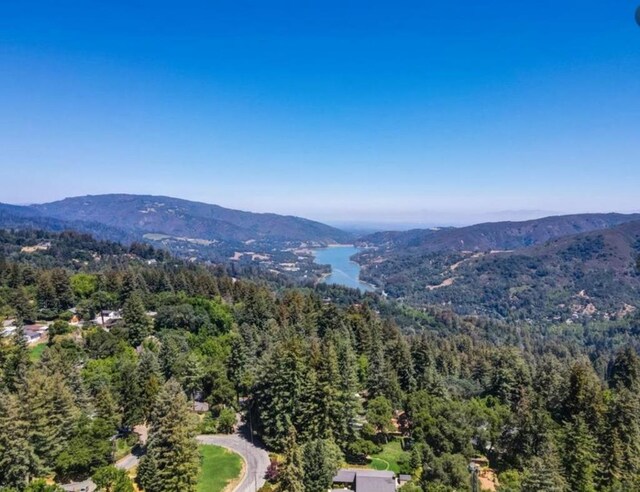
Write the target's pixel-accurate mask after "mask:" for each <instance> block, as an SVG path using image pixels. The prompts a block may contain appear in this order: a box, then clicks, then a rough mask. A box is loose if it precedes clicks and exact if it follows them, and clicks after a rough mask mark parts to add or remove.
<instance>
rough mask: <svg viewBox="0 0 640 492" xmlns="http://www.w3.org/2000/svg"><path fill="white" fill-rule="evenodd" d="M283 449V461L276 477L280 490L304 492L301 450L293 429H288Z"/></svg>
mask: <svg viewBox="0 0 640 492" xmlns="http://www.w3.org/2000/svg"><path fill="white" fill-rule="evenodd" d="M284 449H285V453H284V460H283V462H282V468H281V472H280V475H279V476H278V482H279V484H280V489H281V490H283V491H284V490H286V491H287V492H305V487H304V480H305V476H304V463H303V458H302V450H301V449H300V446H299V445H298V442H297V440H296V430H295V428H294V427H289V429H288V432H287V437H286V439H285V443H284Z"/></svg>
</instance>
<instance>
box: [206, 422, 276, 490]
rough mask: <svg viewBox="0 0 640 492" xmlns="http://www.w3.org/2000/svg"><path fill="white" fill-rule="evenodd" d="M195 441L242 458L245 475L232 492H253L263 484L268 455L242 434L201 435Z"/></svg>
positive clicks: (268, 461) (267, 465)
mask: <svg viewBox="0 0 640 492" xmlns="http://www.w3.org/2000/svg"><path fill="white" fill-rule="evenodd" d="M197 439H198V442H199V443H200V444H213V445H215V446H222V447H223V448H227V449H230V450H231V451H233V452H235V453H238V454H239V455H240V456H242V457H243V458H244V461H245V464H246V470H245V474H244V477H242V480H241V481H240V483H239V484H238V485H237V486H236V488H235V489H234V490H233V492H255V491H256V490H258V489H260V487H262V486H263V485H264V484H265V481H266V480H265V478H264V475H265V473H266V472H267V468H268V467H269V463H270V460H269V455H268V454H267V452H266V451H265V450H264V449H262V448H260V447H258V446H255V445H254V444H251V442H249V441H248V440H247V439H245V437H244V436H243V435H242V434H239V433H236V434H216V435H202V436H198V437H197Z"/></svg>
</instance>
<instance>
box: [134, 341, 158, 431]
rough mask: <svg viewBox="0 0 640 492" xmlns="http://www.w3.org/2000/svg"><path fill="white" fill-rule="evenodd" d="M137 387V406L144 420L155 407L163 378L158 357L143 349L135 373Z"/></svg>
mask: <svg viewBox="0 0 640 492" xmlns="http://www.w3.org/2000/svg"><path fill="white" fill-rule="evenodd" d="M136 379H137V383H136V384H137V386H138V388H139V391H140V393H139V395H138V396H139V405H140V409H141V412H142V415H143V417H144V418H145V419H146V418H148V417H149V416H150V413H151V411H152V409H153V407H154V406H155V401H156V398H157V396H158V393H159V392H160V389H161V388H162V383H163V378H162V373H161V372H160V364H159V363H158V357H157V356H156V354H155V353H154V352H153V351H152V350H149V349H144V350H143V351H142V354H141V355H140V359H139V361H138V368H137V371H136Z"/></svg>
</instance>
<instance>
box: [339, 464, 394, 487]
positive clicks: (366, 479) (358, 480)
mask: <svg viewBox="0 0 640 492" xmlns="http://www.w3.org/2000/svg"><path fill="white" fill-rule="evenodd" d="M397 486H398V482H397V481H396V475H395V473H393V472H391V471H378V470H365V469H355V468H354V469H347V468H342V469H341V470H338V473H337V474H336V476H335V477H333V487H334V489H333V490H334V491H343V490H354V491H355V492H395V491H396V488H397ZM336 487H343V488H336Z"/></svg>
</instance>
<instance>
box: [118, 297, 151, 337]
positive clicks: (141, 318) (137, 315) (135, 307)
mask: <svg viewBox="0 0 640 492" xmlns="http://www.w3.org/2000/svg"><path fill="white" fill-rule="evenodd" d="M122 319H123V320H124V324H125V326H126V328H127V331H128V336H129V343H130V344H131V345H132V346H133V347H137V346H138V345H140V344H141V343H142V341H143V340H144V339H145V338H146V337H148V336H149V335H150V334H151V331H152V328H153V321H152V320H151V318H150V317H149V316H147V313H146V311H145V308H144V304H143V303H142V299H141V297H140V295H139V294H138V293H137V292H134V293H133V294H131V296H130V297H129V298H128V299H127V301H126V302H125V303H124V307H123V308H122Z"/></svg>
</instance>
